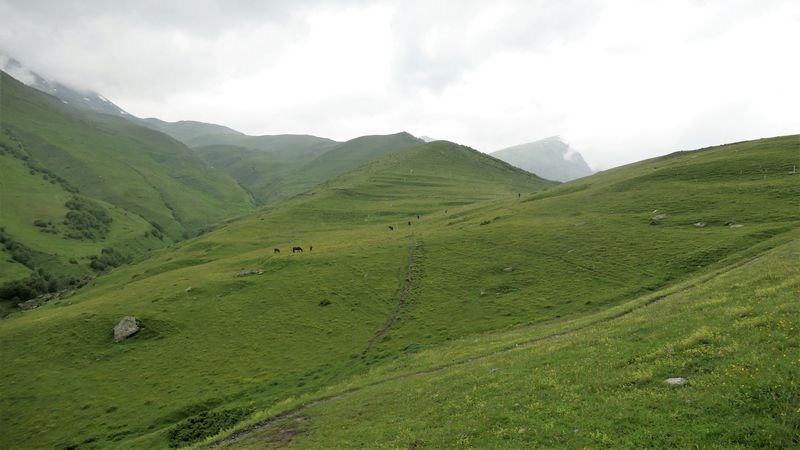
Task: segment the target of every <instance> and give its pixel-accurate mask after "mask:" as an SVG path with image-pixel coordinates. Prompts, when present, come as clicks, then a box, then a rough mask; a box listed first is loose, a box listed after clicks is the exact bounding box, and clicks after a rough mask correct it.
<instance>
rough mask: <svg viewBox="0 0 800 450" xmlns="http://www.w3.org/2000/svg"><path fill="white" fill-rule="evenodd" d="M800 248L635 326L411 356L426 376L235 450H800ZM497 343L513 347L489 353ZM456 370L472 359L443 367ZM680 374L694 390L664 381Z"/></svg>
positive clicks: (285, 423)
mask: <svg viewBox="0 0 800 450" xmlns="http://www.w3.org/2000/svg"><path fill="white" fill-rule="evenodd" d="M794 237H795V238H796V237H797V235H796V233H795V234H794ZM798 252H800V245H798V243H797V241H796V240H793V241H792V242H790V243H787V244H784V245H782V246H780V247H778V248H776V249H774V250H772V251H769V252H767V253H765V254H763V255H762V256H760V257H758V258H756V259H755V260H753V261H751V262H749V263H748V264H744V265H741V266H739V267H736V268H734V269H732V270H729V271H722V273H720V274H718V275H717V276H715V277H713V278H710V279H708V280H704V282H702V283H699V284H697V285H689V286H688V288H686V289H685V290H681V291H678V292H674V293H673V294H671V295H669V296H668V297H666V298H663V299H661V300H659V301H657V302H655V303H652V304H649V305H647V304H646V306H642V305H641V304H639V305H638V306H635V307H634V308H633V310H632V311H630V313H628V314H625V315H623V316H620V317H615V318H614V317H612V318H610V319H609V318H606V319H601V318H597V320H596V321H595V322H594V323H591V324H589V325H586V326H585V327H584V328H579V329H577V330H574V331H570V327H569V325H568V324H563V323H562V324H559V325H560V326H558V327H550V330H549V333H542V334H539V335H540V336H541V337H540V338H539V340H537V341H535V342H530V341H526V340H525V339H526V337H528V336H525V335H531V334H537V331H539V330H537V329H526V330H519V331H515V332H514V333H513V334H510V335H509V336H504V335H502V334H501V335H499V336H497V335H492V336H486V337H481V338H478V339H464V340H460V341H457V342H453V343H451V344H448V345H447V346H443V347H439V348H437V349H435V350H430V351H426V352H424V353H423V354H421V355H412V356H409V357H407V358H405V359H404V360H403V361H399V362H397V363H396V365H395V370H403V368H404V367H405V366H406V363H409V364H415V361H417V363H418V360H423V361H425V362H424V363H422V367H421V368H420V369H417V371H418V372H417V373H418V374H417V375H413V376H411V375H407V376H399V377H398V376H392V372H391V371H388V372H387V371H381V372H378V373H375V374H370V375H367V376H364V377H361V378H359V380H358V383H359V384H358V385H359V386H361V387H360V388H355V390H353V389H354V387H353V386H352V385H346V384H345V385H343V386H340V387H339V389H338V390H339V391H340V392H344V394H341V395H339V396H334V397H332V398H330V399H328V400H326V401H323V402H319V403H315V404H311V405H310V406H308V407H305V408H300V409H296V410H295V412H294V413H292V414H288V415H286V416H281V417H280V419H279V420H277V421H275V422H273V423H271V424H270V425H269V426H266V427H262V428H259V429H257V430H256V431H255V432H252V433H250V434H248V435H246V436H245V437H244V438H243V439H241V440H239V441H236V442H235V443H234V444H233V445H232V446H234V447H236V448H251V447H252V448H256V447H257V448H264V447H271V446H279V445H278V444H284V443H287V441H288V440H289V439H290V443H291V447H295V448H321V447H325V448H398V447H402V448H406V447H408V448H444V447H446V448H496V447H502V448H519V447H523V448H529V447H559V448H586V447H588V448H688V447H696V446H699V447H704V448H753V447H771V448H792V447H796V446H797V445H798V444H800V385H798V383H797V381H796V379H797V374H798V370H800V358H798V357H797V348H798V346H799V345H800V339H798V336H800V334H798V332H797V331H798V329H800V320H798V317H800V308H799V307H798V304H797V301H796V298H797V295H798V294H799V293H800V276H799V275H798V272H797V270H796V267H795V262H796V259H797V255H798ZM555 330H557V331H555ZM553 331H555V332H553ZM498 340H499V341H503V342H504V343H505V347H503V349H502V351H497V350H495V351H493V352H489V353H487V349H488V348H492V347H494V348H496V345H497V344H496V341H498ZM515 341H516V343H515ZM488 342H492V345H491V346H487V343H488ZM487 347H488V348H487ZM454 350H455V353H456V355H455V356H454V355H453V354H452V353H451V352H452V351H454ZM464 353H466V354H470V355H471V356H472V358H470V359H468V360H465V359H463V358H464V356H462V355H463V354H464ZM481 355H485V356H481ZM451 360H459V361H460V362H459V363H457V364H455V363H454V364H451V365H449V366H445V367H442V368H437V367H436V366H435V365H436V364H441V363H442V362H443V361H451ZM426 367H427V368H428V369H427V371H426V369H425V368H426ZM677 376H682V377H686V378H687V379H688V384H686V385H684V386H669V385H667V384H666V383H665V382H664V380H665V379H666V378H670V377H677ZM330 391H331V392H333V391H336V389H331V390H330ZM328 395H329V396H330V395H331V394H328ZM282 406H284V408H285V407H286V406H287V405H282ZM279 409H280V407H276V408H275V410H274V411H273V414H274V413H275V412H277V411H278V410H279ZM267 414H268V413H267ZM262 417H263V416H262ZM287 436H288V437H289V439H286V438H287Z"/></svg>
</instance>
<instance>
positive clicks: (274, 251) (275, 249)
mask: <svg viewBox="0 0 800 450" xmlns="http://www.w3.org/2000/svg"><path fill="white" fill-rule="evenodd" d="M280 252H281V249H279V248H273V249H272V253H280Z"/></svg>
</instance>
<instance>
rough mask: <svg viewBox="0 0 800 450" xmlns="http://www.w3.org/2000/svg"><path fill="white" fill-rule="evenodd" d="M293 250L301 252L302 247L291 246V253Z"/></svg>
mask: <svg viewBox="0 0 800 450" xmlns="http://www.w3.org/2000/svg"><path fill="white" fill-rule="evenodd" d="M294 252H300V253H303V247H292V253H294Z"/></svg>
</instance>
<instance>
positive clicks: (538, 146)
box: [492, 136, 592, 181]
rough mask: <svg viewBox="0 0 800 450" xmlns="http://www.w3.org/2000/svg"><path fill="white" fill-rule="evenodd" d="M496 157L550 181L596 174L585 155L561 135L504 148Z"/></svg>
mask: <svg viewBox="0 0 800 450" xmlns="http://www.w3.org/2000/svg"><path fill="white" fill-rule="evenodd" d="M492 156H494V157H496V158H498V159H501V160H503V161H505V162H507V163H509V164H512V165H514V166H517V167H519V168H521V169H525V170H527V171H528V172H531V173H535V174H536V175H539V176H541V177H544V178H547V179H549V180H556V181H570V180H574V179H576V178H581V177H585V176H588V175H591V174H592V169H591V168H590V167H589V165H588V164H586V161H585V160H584V159H583V156H581V154H580V153H578V152H577V151H575V150H574V149H573V148H572V147H570V146H569V144H567V143H566V142H565V141H564V139H562V138H561V136H550V137H547V138H544V139H540V140H538V141H534V142H528V143H526V144H520V145H515V146H513V147H508V148H504V149H502V150H498V151H496V152H493V153H492Z"/></svg>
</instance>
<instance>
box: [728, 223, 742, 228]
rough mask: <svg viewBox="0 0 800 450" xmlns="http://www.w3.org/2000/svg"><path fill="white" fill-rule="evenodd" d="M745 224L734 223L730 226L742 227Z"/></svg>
mask: <svg viewBox="0 0 800 450" xmlns="http://www.w3.org/2000/svg"><path fill="white" fill-rule="evenodd" d="M743 226H744V225H742V224H740V223H732V224H730V225H728V227H729V228H742V227H743Z"/></svg>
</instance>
